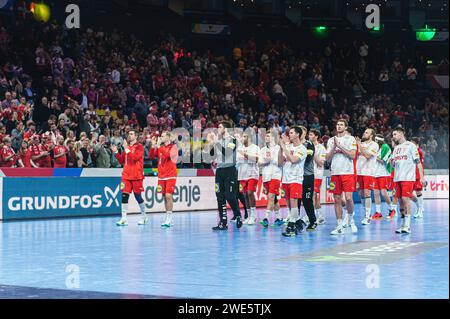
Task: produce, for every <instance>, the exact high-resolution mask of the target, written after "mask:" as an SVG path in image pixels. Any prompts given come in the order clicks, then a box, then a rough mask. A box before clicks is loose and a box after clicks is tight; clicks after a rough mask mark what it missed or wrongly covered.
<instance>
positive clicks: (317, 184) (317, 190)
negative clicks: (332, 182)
mask: <svg viewBox="0 0 450 319" xmlns="http://www.w3.org/2000/svg"><path fill="white" fill-rule="evenodd" d="M321 187H322V179H315V180H314V193H317V194H320V188H321Z"/></svg>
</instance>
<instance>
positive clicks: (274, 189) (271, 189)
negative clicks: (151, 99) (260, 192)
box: [263, 179, 281, 195]
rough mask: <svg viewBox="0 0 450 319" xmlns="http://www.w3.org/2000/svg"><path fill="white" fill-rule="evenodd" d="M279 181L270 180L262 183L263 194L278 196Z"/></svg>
mask: <svg viewBox="0 0 450 319" xmlns="http://www.w3.org/2000/svg"><path fill="white" fill-rule="evenodd" d="M280 185H281V181H280V180H278V179H271V180H270V182H264V184H263V187H264V194H266V195H267V194H275V195H280Z"/></svg>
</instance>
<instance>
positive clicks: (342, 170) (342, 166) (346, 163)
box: [327, 135, 356, 175]
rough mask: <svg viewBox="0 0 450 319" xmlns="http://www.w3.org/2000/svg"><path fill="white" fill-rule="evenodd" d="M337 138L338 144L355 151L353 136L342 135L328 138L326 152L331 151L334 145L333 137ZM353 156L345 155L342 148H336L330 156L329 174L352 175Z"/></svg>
mask: <svg viewBox="0 0 450 319" xmlns="http://www.w3.org/2000/svg"><path fill="white" fill-rule="evenodd" d="M335 138H336V139H337V141H338V142H339V144H340V145H341V146H342V147H343V148H345V149H346V150H349V151H356V140H355V138H354V137H353V136H350V135H344V136H341V137H337V136H335V137H333V138H330V139H329V140H328V145H327V147H328V149H327V152H331V150H332V149H333V147H334V139H335ZM354 173H355V171H354V167H353V158H350V157H348V156H347V155H345V154H344V153H343V152H342V150H340V149H339V148H336V149H335V150H334V155H333V157H332V158H331V175H354Z"/></svg>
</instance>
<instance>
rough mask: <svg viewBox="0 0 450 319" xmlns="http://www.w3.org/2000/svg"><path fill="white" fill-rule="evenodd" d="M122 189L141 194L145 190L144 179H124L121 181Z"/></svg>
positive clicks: (126, 191) (128, 192)
mask: <svg viewBox="0 0 450 319" xmlns="http://www.w3.org/2000/svg"><path fill="white" fill-rule="evenodd" d="M120 190H121V191H122V193H127V194H131V192H133V193H135V194H140V193H142V192H143V191H144V180H143V179H138V180H128V179H122V181H121V182H120Z"/></svg>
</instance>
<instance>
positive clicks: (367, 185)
mask: <svg viewBox="0 0 450 319" xmlns="http://www.w3.org/2000/svg"><path fill="white" fill-rule="evenodd" d="M358 184H359V190H372V189H373V184H374V178H373V176H358Z"/></svg>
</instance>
